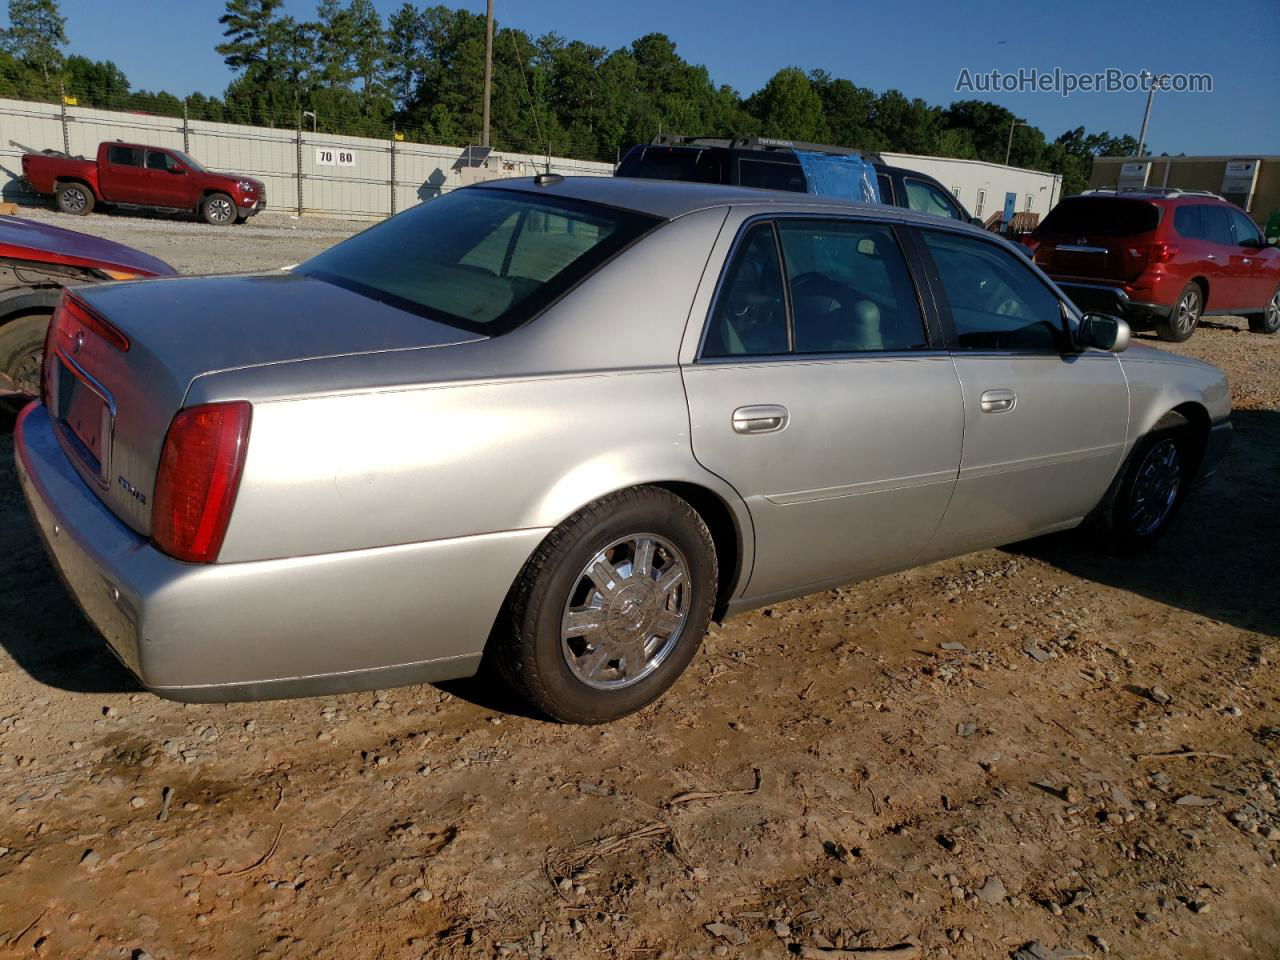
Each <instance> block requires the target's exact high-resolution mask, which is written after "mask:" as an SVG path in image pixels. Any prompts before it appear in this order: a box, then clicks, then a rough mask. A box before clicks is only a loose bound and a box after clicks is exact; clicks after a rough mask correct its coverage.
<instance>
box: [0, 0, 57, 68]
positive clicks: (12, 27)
mask: <svg viewBox="0 0 1280 960" xmlns="http://www.w3.org/2000/svg"><path fill="white" fill-rule="evenodd" d="M66 23H67V21H66V18H65V17H63V16H62V13H61V12H60V11H59V9H58V0H9V26H8V28H7V29H6V30H5V31H4V34H3V36H2V37H0V43H2V44H3V47H4V49H5V51H6V52H7V53H9V54H11V55H12V56H13V57H15V58H16V59H17V60H20V61H22V62H23V63H26V64H29V65H31V66H33V67H35V68H37V69H39V71H40V74H41V76H42V77H43V79H44V80H45V81H46V82H48V81H49V80H50V78H51V77H52V76H53V75H54V74H56V73H57V72H58V71H59V70H60V69H61V68H62V48H63V47H65V46H66V45H67V33H66Z"/></svg>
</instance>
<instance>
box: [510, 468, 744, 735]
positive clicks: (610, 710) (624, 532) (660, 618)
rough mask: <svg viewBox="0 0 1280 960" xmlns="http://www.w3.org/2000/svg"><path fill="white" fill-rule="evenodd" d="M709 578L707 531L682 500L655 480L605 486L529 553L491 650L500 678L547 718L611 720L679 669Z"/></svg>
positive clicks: (697, 638)
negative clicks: (606, 490)
mask: <svg viewBox="0 0 1280 960" xmlns="http://www.w3.org/2000/svg"><path fill="white" fill-rule="evenodd" d="M645 544H647V546H645ZM602 571H603V572H602ZM717 580H718V571H717V562H716V552H715V545H714V543H713V542H712V539H711V533H710V531H709V530H708V529H707V525H706V524H705V523H704V522H703V520H702V517H700V516H699V515H698V513H697V511H695V510H694V509H693V507H691V506H690V505H689V504H688V503H687V502H686V501H684V500H682V499H680V498H679V497H677V496H675V495H674V494H672V493H669V492H668V491H666V490H662V489H659V488H657V487H636V488H634V489H631V490H623V491H620V492H618V493H614V494H610V495H609V496H607V497H604V498H602V499H600V500H597V501H596V502H595V503H592V504H590V505H589V506H586V507H584V508H582V509H581V510H579V511H578V512H577V513H575V514H574V515H573V516H571V517H569V518H568V519H567V520H565V521H564V523H562V524H560V526H558V527H556V529H555V530H553V531H552V532H551V533H550V534H549V535H548V536H547V538H546V539H545V540H544V541H543V542H542V544H541V545H540V546H539V547H538V549H537V550H536V551H535V552H534V554H533V556H532V557H531V558H530V559H529V561H528V563H526V564H525V568H524V570H523V571H522V572H521V574H520V577H519V579H518V580H517V581H516V584H515V586H514V587H513V588H512V592H511V595H510V596H509V598H508V602H507V606H506V609H505V611H504V617H503V620H502V621H500V623H499V625H498V628H497V630H496V631H495V633H494V637H493V640H492V648H491V651H490V653H491V654H492V656H493V659H494V661H495V663H496V666H497V667H498V670H499V672H500V673H501V675H502V676H503V678H504V679H505V680H506V682H507V683H508V685H509V686H511V688H512V689H513V690H514V691H515V692H516V693H518V694H519V695H521V696H522V697H524V698H525V699H526V700H528V701H529V702H530V703H532V704H533V705H534V706H535V707H537V708H538V709H539V710H541V711H542V712H544V713H546V714H547V715H549V716H551V717H553V718H555V719H556V720H560V721H562V722H565V723H584V724H590V723H603V722H606V721H608V720H616V719H618V718H619V717H624V716H626V715H627V714H629V713H634V712H635V711H636V710H639V709H640V708H641V707H643V706H645V705H646V704H649V703H651V702H652V701H654V700H656V699H657V698H658V697H659V696H661V695H662V694H663V693H665V692H666V690H667V689H668V688H669V687H670V686H671V685H672V684H673V683H675V681H676V679H677V678H678V677H679V676H680V674H682V673H683V672H684V670H685V668H686V667H687V666H688V665H689V663H690V661H691V660H692V659H693V657H694V655H695V654H696V653H697V651H698V647H699V646H700V645H701V643H702V637H703V634H705V633H706V629H707V625H708V623H710V621H711V611H712V606H713V604H714V602H715V597H716V584H717ZM602 583H603V584H604V585H605V586H599V585H600V584H602ZM606 587H607V590H606V589H605V588H606Z"/></svg>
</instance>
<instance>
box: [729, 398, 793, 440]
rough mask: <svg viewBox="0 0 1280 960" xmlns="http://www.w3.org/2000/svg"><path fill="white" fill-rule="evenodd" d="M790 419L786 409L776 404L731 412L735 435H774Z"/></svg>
mask: <svg viewBox="0 0 1280 960" xmlns="http://www.w3.org/2000/svg"><path fill="white" fill-rule="evenodd" d="M790 419H791V415H790V414H789V413H787V408H786V407H784V406H782V405H781V404H778V403H761V404H757V405H755V406H752V407H739V408H738V409H737V410H735V411H733V430H734V432H735V433H776V432H777V431H779V430H781V429H782V428H783V427H785V426H786V425H787V421H788V420H790Z"/></svg>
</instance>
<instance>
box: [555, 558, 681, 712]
mask: <svg viewBox="0 0 1280 960" xmlns="http://www.w3.org/2000/svg"><path fill="white" fill-rule="evenodd" d="M691 593H692V586H691V584H690V582H689V575H688V564H687V563H686V562H685V558H684V555H683V554H682V553H681V552H680V551H679V550H678V549H676V547H675V546H674V545H673V544H672V543H671V542H670V541H669V540H666V539H664V538H662V537H659V536H657V535H656V534H652V533H636V534H632V535H630V536H627V537H623V538H622V539H620V540H615V541H614V542H613V543H611V544H609V546H607V547H605V548H604V549H603V550H601V551H600V552H599V553H597V554H596V555H595V556H594V557H592V558H591V561H590V562H589V563H588V564H587V565H586V566H585V567H583V569H582V572H581V573H580V574H578V577H577V579H576V580H575V581H574V585H573V588H572V589H571V590H570V592H569V599H568V601H567V602H566V603H565V608H564V615H563V617H562V619H561V627H560V649H561V652H562V653H563V654H564V659H565V662H566V663H567V664H568V665H569V669H570V670H571V671H572V672H573V675H574V676H575V677H577V678H578V679H579V680H581V681H582V682H583V683H585V684H586V685H587V686H589V687H595V688H596V689H598V690H616V689H619V688H620V687H628V686H631V684H633V683H637V682H639V681H640V680H643V679H644V678H645V677H647V676H649V675H650V674H651V673H653V672H654V671H655V670H657V669H658V667H660V666H661V665H662V662H663V661H664V660H666V659H667V657H668V655H669V654H670V653H671V651H672V650H673V649H675V646H676V642H677V641H678V640H679V639H680V634H681V633H682V632H683V630H684V626H685V623H686V622H687V621H688V619H689V601H690V595H691Z"/></svg>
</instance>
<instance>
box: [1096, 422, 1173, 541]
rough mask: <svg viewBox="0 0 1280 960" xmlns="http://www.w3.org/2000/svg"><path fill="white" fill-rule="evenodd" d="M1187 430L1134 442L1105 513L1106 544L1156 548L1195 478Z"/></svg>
mask: <svg viewBox="0 0 1280 960" xmlns="http://www.w3.org/2000/svg"><path fill="white" fill-rule="evenodd" d="M1190 465H1191V461H1190V456H1189V446H1188V443H1187V433H1186V430H1185V429H1179V430H1162V431H1160V432H1157V433H1152V434H1148V435H1147V436H1145V437H1143V438H1142V439H1141V440H1139V441H1138V443H1137V444H1136V445H1135V446H1134V449H1133V453H1132V454H1130V456H1129V461H1128V463H1127V464H1126V466H1125V470H1124V473H1123V474H1122V476H1121V478H1120V482H1119V483H1118V484H1117V485H1116V486H1115V487H1114V488H1113V489H1112V491H1111V493H1110V495H1109V499H1108V500H1107V502H1106V503H1105V504H1104V506H1103V509H1102V511H1101V515H1100V518H1099V519H1100V524H1099V526H1100V528H1101V529H1100V533H1101V535H1102V540H1103V542H1104V544H1105V545H1106V546H1108V547H1110V548H1111V549H1112V550H1114V551H1116V552H1118V553H1134V552H1136V551H1138V550H1143V549H1145V548H1146V547H1149V546H1151V545H1152V544H1154V543H1155V542H1156V541H1157V540H1159V539H1160V538H1161V537H1162V536H1163V535H1164V533H1165V531H1166V530H1167V529H1168V527H1169V522H1170V521H1171V520H1172V519H1173V515H1174V514H1175V513H1176V512H1177V509H1178V507H1179V505H1180V504H1181V503H1182V499H1183V497H1184V496H1185V494H1186V492H1187V488H1188V486H1189V485H1190V482H1191V473H1190Z"/></svg>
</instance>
